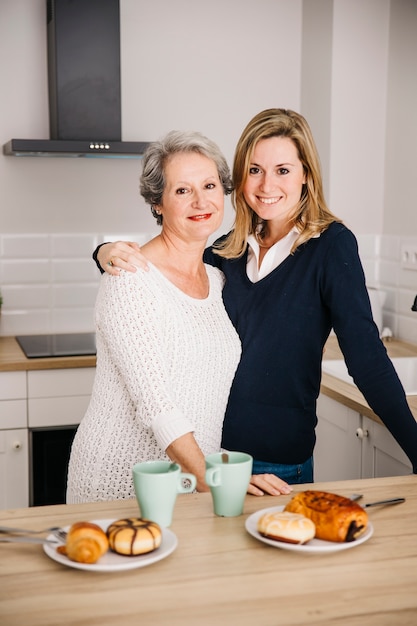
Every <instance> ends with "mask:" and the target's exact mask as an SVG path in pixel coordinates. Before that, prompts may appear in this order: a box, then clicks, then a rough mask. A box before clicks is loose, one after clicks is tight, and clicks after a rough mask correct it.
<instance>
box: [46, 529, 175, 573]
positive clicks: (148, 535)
mask: <svg viewBox="0 0 417 626" xmlns="http://www.w3.org/2000/svg"><path fill="white" fill-rule="evenodd" d="M64 530H65V531H66V532H67V538H66V542H65V543H63V542H60V543H59V544H56V543H55V544H48V543H44V545H43V549H44V552H45V553H46V554H47V556H49V558H51V559H53V560H54V561H57V562H58V563H61V564H62V565H66V566H67V567H73V568H75V569H82V570H88V571H93V572H119V571H124V570H130V569H136V568H139V567H145V566H147V565H151V564H152V563H156V562H157V561H160V560H162V559H165V558H166V557H167V556H169V555H170V554H171V553H172V552H173V551H174V550H175V549H176V547H177V545H178V540H177V537H176V535H175V534H174V533H173V532H172V531H171V530H170V529H169V528H163V527H161V526H159V525H158V524H156V522H151V521H149V520H146V519H142V518H139V517H129V518H124V519H118V520H115V519H102V520H93V521H90V522H87V521H86V522H84V521H80V522H76V523H74V524H72V525H71V526H67V527H65V528H64ZM47 538H48V539H55V540H56V537H54V536H53V535H50V536H49V537H47Z"/></svg>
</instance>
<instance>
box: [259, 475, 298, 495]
mask: <svg viewBox="0 0 417 626" xmlns="http://www.w3.org/2000/svg"><path fill="white" fill-rule="evenodd" d="M292 490H293V488H292V487H291V485H289V484H288V483H286V482H285V480H281V478H278V476H275V474H252V478H251V481H250V483H249V487H248V493H250V494H251V495H252V496H264V495H265V494H267V495H270V496H286V495H288V494H290V493H291V492H292Z"/></svg>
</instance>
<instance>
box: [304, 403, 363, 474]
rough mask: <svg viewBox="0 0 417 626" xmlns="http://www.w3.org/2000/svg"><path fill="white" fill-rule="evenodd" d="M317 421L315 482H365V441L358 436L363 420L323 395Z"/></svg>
mask: <svg viewBox="0 0 417 626" xmlns="http://www.w3.org/2000/svg"><path fill="white" fill-rule="evenodd" d="M317 417H318V424H317V428H316V435H317V442H316V447H315V449H314V480H316V481H326V480H347V479H351V478H361V472H362V468H361V455H362V451H361V441H360V439H358V437H357V436H356V431H357V430H358V428H360V427H361V416H360V415H359V414H358V413H356V412H355V411H352V409H349V408H348V407H347V406H345V405H343V404H340V402H336V401H335V400H332V398H329V397H328V396H325V395H323V394H320V396H319V398H318V400H317Z"/></svg>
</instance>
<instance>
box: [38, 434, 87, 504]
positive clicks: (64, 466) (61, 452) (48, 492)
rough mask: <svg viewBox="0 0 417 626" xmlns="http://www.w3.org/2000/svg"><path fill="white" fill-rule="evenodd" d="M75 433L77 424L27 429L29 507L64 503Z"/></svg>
mask: <svg viewBox="0 0 417 626" xmlns="http://www.w3.org/2000/svg"><path fill="white" fill-rule="evenodd" d="M76 430H77V426H76V425H74V426H61V427H53V428H51V427H44V428H31V429H30V430H29V466H30V467H29V477H30V478H29V506H42V505H45V504H65V501H66V489H67V473H68V462H69V457H70V452H71V445H72V441H73V439H74V436H75V433H76Z"/></svg>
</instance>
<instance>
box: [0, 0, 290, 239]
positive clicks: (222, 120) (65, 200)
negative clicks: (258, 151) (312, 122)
mask: <svg viewBox="0 0 417 626" xmlns="http://www.w3.org/2000/svg"><path fill="white" fill-rule="evenodd" d="M120 6H121V57H122V68H121V79H122V137H123V139H125V140H138V141H140V140H144V141H150V140H153V139H156V138H158V137H160V136H161V135H162V134H164V133H165V132H166V131H168V130H171V129H173V128H178V129H196V130H200V131H202V132H204V133H205V134H207V135H208V136H210V137H211V138H212V139H214V140H215V141H217V142H218V143H219V145H220V146H221V148H222V149H223V151H224V152H225V155H226V157H227V158H228V160H229V161H231V159H232V156H233V150H234V146H235V143H236V141H237V138H238V136H239V134H240V132H241V131H242V129H243V126H244V124H245V123H246V122H247V121H248V120H249V119H250V117H252V116H253V115H254V114H255V113H257V112H258V111H259V110H261V109H263V108H267V107H270V106H277V105H279V106H285V107H291V108H295V109H298V108H299V105H300V80H299V77H300V64H301V12H302V2H301V0H293V1H292V2H286V1H285V0H257V2H253V1H252V0H239V2H227V1H226V2H225V1H224V0H210V2H209V3H207V2H204V1H203V0H193V1H190V0H175V1H174V0H171V1H170V2H166V0H152V2H148V1H145V0H121V1H120ZM45 7H46V0H2V2H1V3H0V73H1V77H2V78H1V86H2V115H1V116H0V144H3V143H5V142H6V141H8V140H9V139H11V138H12V137H13V138H29V139H32V138H37V139H41V138H48V137H49V128H48V103H47V66H46V9H45ZM139 167H140V161H136V160H133V161H132V160H129V161H125V160H115V159H111V160H110V159H109V160H105V159H68V158H65V159H57V158H42V159H40V158H10V157H4V156H3V155H0V179H1V186H0V207H1V232H2V233H20V232H22V230H24V232H27V233H32V232H34V233H45V232H47V233H55V232H66V233H68V232H79V231H80V230H81V231H84V232H97V231H100V232H101V231H104V232H116V231H120V232H128V231H132V230H133V231H137V230H142V229H145V230H148V229H149V227H150V226H151V225H153V218H151V217H150V212H149V209H148V208H146V207H145V205H144V204H143V203H142V201H141V199H140V197H139V193H138V173H139ZM229 222H231V212H230V211H229Z"/></svg>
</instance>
